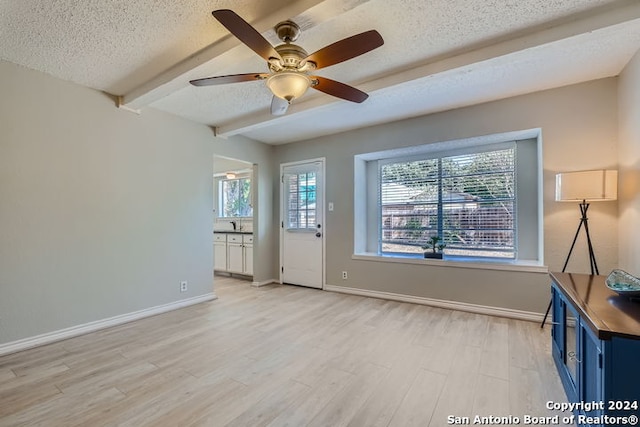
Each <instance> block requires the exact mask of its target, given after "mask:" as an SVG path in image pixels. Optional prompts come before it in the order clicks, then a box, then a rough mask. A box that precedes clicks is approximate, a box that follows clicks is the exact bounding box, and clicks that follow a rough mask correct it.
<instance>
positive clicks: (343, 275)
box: [342, 271, 349, 280]
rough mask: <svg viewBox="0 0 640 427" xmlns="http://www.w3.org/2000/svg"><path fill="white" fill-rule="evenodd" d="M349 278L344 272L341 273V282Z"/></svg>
mask: <svg viewBox="0 0 640 427" xmlns="http://www.w3.org/2000/svg"><path fill="white" fill-rule="evenodd" d="M348 278H349V276H348V275H347V272H346V271H343V272H342V280H347V279H348Z"/></svg>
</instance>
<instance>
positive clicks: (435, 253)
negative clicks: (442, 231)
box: [422, 236, 446, 259]
mask: <svg viewBox="0 0 640 427" xmlns="http://www.w3.org/2000/svg"><path fill="white" fill-rule="evenodd" d="M441 241H442V239H441V238H440V236H431V238H430V239H429V241H428V242H427V244H426V245H425V246H423V247H422V249H424V257H425V258H436V259H442V250H443V249H444V248H445V247H446V245H445V244H443V243H440V242H441Z"/></svg>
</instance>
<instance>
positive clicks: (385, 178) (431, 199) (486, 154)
mask: <svg viewBox="0 0 640 427" xmlns="http://www.w3.org/2000/svg"><path fill="white" fill-rule="evenodd" d="M515 169H516V148H515V144H512V145H511V146H510V147H507V148H500V149H494V150H488V151H482V152H469V153H462V154H455V155H445V156H439V155H432V156H431V157H430V158H424V157H422V158H411V159H404V160H402V161H398V160H396V159H392V160H387V161H384V162H380V166H379V195H380V200H379V205H378V208H379V218H380V240H379V245H380V247H379V252H380V253H381V254H418V253H422V252H423V249H422V247H423V246H425V245H426V244H427V241H428V240H429V239H430V238H431V237H432V236H438V237H440V239H441V241H442V242H443V243H444V244H445V245H446V247H445V249H444V253H445V254H446V255H448V256H464V257H485V258H487V257H488V258H506V259H514V258H515V257H516V241H515V240H516V235H517V231H516V220H515V219H516V216H515V210H516V197H517V195H516V183H515V179H516V174H515Z"/></svg>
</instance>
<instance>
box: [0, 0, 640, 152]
mask: <svg viewBox="0 0 640 427" xmlns="http://www.w3.org/2000/svg"><path fill="white" fill-rule="evenodd" d="M221 8H230V9H233V10H234V11H235V12H236V13H238V14H239V15H241V16H242V17H243V18H245V19H246V20H247V21H248V22H251V23H252V25H254V26H255V27H256V28H257V29H258V30H259V31H260V32H262V34H263V35H264V36H265V37H266V38H267V39H268V40H269V41H271V42H272V43H273V44H278V40H277V38H276V37H275V33H274V32H273V30H272V27H273V25H275V24H276V23H277V22H279V21H282V20H285V19H289V18H291V19H293V20H294V21H296V22H297V23H298V24H300V26H301V27H302V28H303V32H302V35H301V36H300V38H299V39H298V40H297V42H296V43H297V44H299V45H301V46H302V47H304V48H305V49H306V50H307V51H308V52H313V51H315V50H317V49H319V48H321V47H323V46H325V45H328V44H330V43H333V42H335V41H337V40H340V39H342V38H344V37H348V36H350V35H353V34H356V33H359V32H362V31H366V30H369V29H376V30H378V31H379V32H380V34H381V35H382V37H383V38H384V40H385V44H384V45H383V46H382V47H381V48H378V49H376V50H374V51H372V52H369V53H367V54H365V55H362V56H360V57H358V58H355V59H352V60H350V61H347V62H344V63H341V64H337V65H334V66H332V67H329V68H326V69H322V70H319V71H318V72H317V74H318V75H321V76H323V77H329V78H332V79H335V80H338V81H342V82H344V83H347V84H350V85H353V86H356V87H358V88H360V89H362V90H365V91H367V92H368V93H369V94H370V95H371V96H370V98H369V99H368V100H367V101H365V102H364V103H363V104H353V103H350V102H347V101H343V100H339V99H336V98H333V97H331V96H329V95H326V94H322V93H319V92H316V91H314V90H310V91H309V92H308V93H307V94H306V95H305V96H304V97H302V98H301V99H298V100H296V101H294V104H292V105H291V107H290V109H289V112H288V113H287V115H285V116H281V117H273V116H271V115H270V114H269V104H270V101H271V94H270V92H269V91H268V89H267V88H266V87H265V85H264V82H261V81H256V82H250V83H239V84H230V85H225V86H213V87H205V88H196V87H192V86H190V85H189V84H188V81H189V80H190V79H193V78H201V77H208V76H215V75H224V74H231V73H248V72H264V71H266V65H265V63H264V61H263V60H262V59H261V58H260V57H258V56H257V55H255V54H254V53H253V52H252V51H251V50H250V49H249V48H247V47H246V46H244V45H242V44H241V43H240V42H238V41H237V39H235V38H234V37H232V36H230V35H229V33H228V31H227V30H226V29H225V28H224V27H223V26H222V25H220V24H219V23H218V22H217V21H216V20H215V19H214V18H213V17H212V16H211V11H212V10H215V9H221ZM0 36H1V37H2V44H0V59H3V60H6V61H10V62H13V63H17V64H20V65H23V66H26V67H29V68H32V69H35V70H39V71H42V72H45V73H48V74H50V75H53V76H55V77H58V78H61V79H64V80H68V81H72V82H75V83H78V84H81V85H84V86H88V87H92V88H95V89H98V90H102V91H105V92H108V93H111V94H113V95H118V96H121V97H122V101H123V104H124V106H125V107H128V108H131V109H136V110H141V112H142V114H144V110H145V109H146V108H156V109H160V110H164V111H167V112H170V113H173V114H176V115H179V116H182V117H185V118H188V119H190V120H193V121H196V122H200V123H204V124H207V125H210V126H215V127H216V128H217V131H218V133H219V134H221V135H223V136H225V135H234V134H242V135H246V136H248V137H250V138H253V139H256V140H260V141H264V142H267V143H271V144H280V143H286V142H291V141H296V140H302V139H308V138H312V137H316V136H320V135H325V134H330V133H335V132H339V131H343V130H347V129H353V128H357V127H361V126H366V125H372V124H377V123H383V122H388V121H391V120H397V119H401V118H406V117H412V116H417V115H420V114H426V113H431V112H437V111H443V110H446V109H451V108H456V107H461V106H466V105H472V104H476V103H480V102H486V101H491V100H495V99H501V98H504V97H508V96H513V95H517V94H524V93H530V92H533V91H537V90H542V89H548V88H553V87H559V86H563V85H567V84H572V83H577V82H582V81H587V80H592V79H598V78H602V77H609V76H615V75H617V74H618V73H620V71H621V70H622V68H623V67H624V65H625V64H626V63H627V62H628V61H629V59H630V58H631V56H632V55H633V54H634V53H635V52H637V51H638V50H639V49H640V1H637V0H404V1H402V2H399V1H398V2H389V1H388V0H386V1H383V0H325V1H322V0H299V1H294V2H291V1H285V0H270V1H269V2H264V1H257V0H243V1H233V2H232V1H222V0H217V1H210V0H209V1H204V0H188V1H181V2H176V1H174V0H172V1H169V0H112V1H104V0H102V1H96V0H55V1H52V0H21V1H19V2H16V1H10V0H0Z"/></svg>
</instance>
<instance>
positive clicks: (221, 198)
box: [215, 173, 254, 219]
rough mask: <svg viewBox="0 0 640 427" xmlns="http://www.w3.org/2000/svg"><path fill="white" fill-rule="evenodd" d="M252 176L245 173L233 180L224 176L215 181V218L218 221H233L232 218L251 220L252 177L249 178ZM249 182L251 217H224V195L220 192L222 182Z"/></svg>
mask: <svg viewBox="0 0 640 427" xmlns="http://www.w3.org/2000/svg"><path fill="white" fill-rule="evenodd" d="M251 175H252V174H250V173H247V174H239V175H237V176H236V177H234V178H226V177H224V176H221V177H218V178H217V179H216V183H215V185H216V199H217V200H216V205H217V217H218V218H220V219H234V218H253V185H254V182H253V177H252V176H251ZM241 179H243V180H247V179H248V180H249V197H248V200H249V207H250V208H251V215H246V216H224V212H225V209H224V206H223V204H224V194H223V191H222V186H223V183H224V182H228V181H237V180H241Z"/></svg>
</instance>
